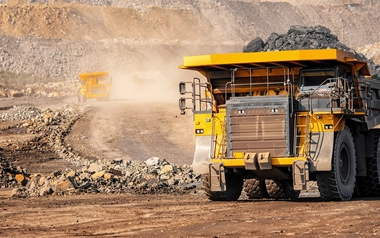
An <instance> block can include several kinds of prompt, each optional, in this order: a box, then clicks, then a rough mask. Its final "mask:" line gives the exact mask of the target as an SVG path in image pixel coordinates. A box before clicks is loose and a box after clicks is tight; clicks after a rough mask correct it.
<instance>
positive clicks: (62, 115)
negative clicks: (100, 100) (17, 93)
mask: <svg viewBox="0 0 380 238" xmlns="http://www.w3.org/2000/svg"><path fill="white" fill-rule="evenodd" d="M89 109H90V108H89V107H88V106H84V105H81V104H73V105H70V104H68V105H66V106H64V107H61V108H58V109H56V110H52V109H49V108H47V109H44V110H41V109H38V108H34V107H32V106H30V105H21V106H17V107H13V108H10V109H9V110H8V111H6V112H3V113H2V114H0V118H1V119H2V120H3V121H17V122H18V123H17V124H16V125H15V127H21V128H24V129H25V131H26V133H28V134H32V135H35V137H33V138H32V139H30V140H28V141H26V142H23V143H20V144H17V145H13V148H15V150H44V151H52V152H54V153H55V154H57V155H58V156H59V157H60V158H63V159H66V160H68V161H70V162H71V163H72V164H73V165H75V167H79V168H81V169H76V170H72V169H70V168H67V169H65V170H61V171H55V172H53V173H51V174H50V175H49V176H43V175H41V174H32V175H29V174H27V172H26V171H25V170H23V169H21V168H17V167H14V166H13V167H12V166H11V165H9V164H8V163H7V161H6V160H4V159H2V160H1V166H2V167H1V171H0V174H1V178H0V181H1V183H0V184H1V186H2V187H17V188H16V189H14V191H13V193H12V196H14V197H28V196H47V195H69V194H79V193H123V192H127V193H138V194H156V193H185V192H188V191H194V189H195V188H198V187H199V185H200V176H199V175H196V174H194V173H193V171H192V168H191V167H190V166H188V165H183V166H178V165H176V164H172V163H169V162H168V161H166V160H165V159H160V158H158V157H152V158H150V159H148V160H146V161H145V162H140V163H138V162H131V161H123V160H121V159H114V160H112V161H110V160H109V159H106V158H103V159H98V160H97V161H94V159H88V158H86V157H83V156H81V155H80V154H79V153H77V152H76V151H74V150H73V149H72V148H71V145H66V144H65V143H64V137H65V135H66V134H67V133H69V131H70V130H71V128H72V126H73V125H74V123H75V122H76V121H77V120H78V119H79V118H80V117H81V116H83V115H84V114H85V113H87V111H88V110H89ZM6 129H9V128H6ZM11 144H12V143H11ZM10 147H12V145H11V146H10Z"/></svg>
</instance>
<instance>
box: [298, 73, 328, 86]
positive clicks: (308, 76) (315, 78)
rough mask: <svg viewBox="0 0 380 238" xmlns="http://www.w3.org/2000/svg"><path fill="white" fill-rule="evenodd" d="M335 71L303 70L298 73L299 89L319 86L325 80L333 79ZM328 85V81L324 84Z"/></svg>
mask: <svg viewBox="0 0 380 238" xmlns="http://www.w3.org/2000/svg"><path fill="white" fill-rule="evenodd" d="M334 77H335V71H334V70H333V69H318V70H305V71H301V73H300V79H301V80H300V82H301V87H310V86H314V87H315V86H319V85H321V84H322V83H323V82H324V81H325V80H326V79H328V78H334ZM324 83H328V81H326V82H324Z"/></svg>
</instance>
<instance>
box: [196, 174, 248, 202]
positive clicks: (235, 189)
mask: <svg viewBox="0 0 380 238" xmlns="http://www.w3.org/2000/svg"><path fill="white" fill-rule="evenodd" d="M209 176H210V175H209V174H203V175H202V184H203V189H204V190H205V192H206V195H207V197H208V199H210V200H211V201H236V200H238V198H239V197H240V194H241V190H242V187H243V177H242V176H241V175H238V174H236V173H234V172H229V173H226V191H224V192H214V191H211V185H210V179H209V178H210V177H209Z"/></svg>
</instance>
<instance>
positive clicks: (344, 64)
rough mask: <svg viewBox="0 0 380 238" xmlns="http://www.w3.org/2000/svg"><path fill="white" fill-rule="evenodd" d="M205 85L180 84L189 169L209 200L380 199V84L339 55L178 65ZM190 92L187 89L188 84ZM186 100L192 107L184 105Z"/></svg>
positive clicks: (306, 53) (227, 57)
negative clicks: (312, 184) (304, 194)
mask: <svg viewBox="0 0 380 238" xmlns="http://www.w3.org/2000/svg"><path fill="white" fill-rule="evenodd" d="M180 68H182V69H189V70H195V71H198V72H199V73H201V74H202V75H203V76H204V77H205V78H206V80H201V79H199V78H194V80H193V81H192V82H181V83H180V85H179V86H180V93H181V94H182V95H184V94H189V95H191V96H189V97H186V96H185V97H183V98H181V99H180V100H179V106H180V109H181V112H182V114H185V111H186V110H187V109H192V112H193V119H194V127H195V128H194V131H195V135H196V148H195V154H194V160H193V168H194V171H195V172H196V173H200V174H202V178H203V187H204V189H205V191H206V194H207V196H208V197H209V199H210V200H237V199H238V198H239V196H240V194H241V191H242V189H243V190H244V191H245V192H246V194H247V195H248V197H249V198H251V199H252V198H265V197H270V198H275V199H283V198H292V199H295V198H298V195H299V193H300V191H301V190H304V189H306V184H307V182H308V181H310V180H315V181H317V184H318V189H319V192H320V195H321V197H322V198H323V199H325V200H350V199H351V198H352V196H353V195H357V196H376V195H380V158H379V157H380V146H379V143H380V126H379V124H380V92H379V89H380V82H378V81H375V80H374V79H371V77H370V72H369V69H368V66H367V63H366V62H363V61H360V60H358V59H356V58H355V56H354V54H352V53H350V52H345V51H341V50H336V49H321V50H291V51H273V52H255V53H231V54H213V55H201V56H189V57H184V64H183V65H182V66H180ZM188 83H189V84H191V85H192V90H190V91H186V84H188ZM188 99H189V100H192V107H187V105H186V102H187V101H188Z"/></svg>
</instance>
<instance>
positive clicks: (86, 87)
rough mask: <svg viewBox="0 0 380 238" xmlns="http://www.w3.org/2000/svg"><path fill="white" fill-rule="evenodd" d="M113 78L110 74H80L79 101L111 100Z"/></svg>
mask: <svg viewBox="0 0 380 238" xmlns="http://www.w3.org/2000/svg"><path fill="white" fill-rule="evenodd" d="M111 86H112V78H111V76H110V75H109V73H108V72H90V73H82V74H79V85H78V92H77V94H78V101H79V102H86V101H87V99H91V98H95V99H97V100H109V98H110V94H111Z"/></svg>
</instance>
